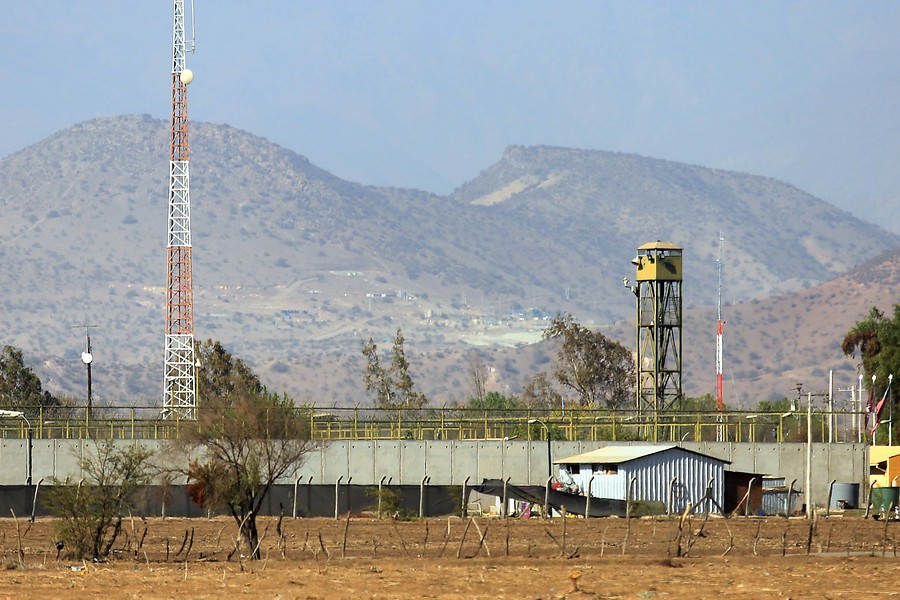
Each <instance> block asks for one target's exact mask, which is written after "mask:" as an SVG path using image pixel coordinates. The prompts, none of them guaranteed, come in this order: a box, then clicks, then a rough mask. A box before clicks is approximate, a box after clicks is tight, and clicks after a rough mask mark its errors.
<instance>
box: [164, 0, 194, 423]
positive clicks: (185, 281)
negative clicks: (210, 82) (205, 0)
mask: <svg viewBox="0 0 900 600" xmlns="http://www.w3.org/2000/svg"><path fill="white" fill-rule="evenodd" d="M174 15H175V18H174V27H173V36H172V48H173V59H172V122H171V130H170V157H169V218H168V243H167V264H168V270H167V274H166V350H165V361H166V365H165V384H164V391H163V410H162V416H163V417H164V418H176V419H194V418H196V411H197V385H196V364H195V357H194V291H193V281H192V273H193V264H192V257H191V194H190V187H191V182H190V168H189V165H190V162H189V153H188V116H187V84H188V83H190V81H191V79H192V74H191V72H190V71H189V70H187V69H186V68H185V53H186V47H185V28H184V0H175V12H174Z"/></svg>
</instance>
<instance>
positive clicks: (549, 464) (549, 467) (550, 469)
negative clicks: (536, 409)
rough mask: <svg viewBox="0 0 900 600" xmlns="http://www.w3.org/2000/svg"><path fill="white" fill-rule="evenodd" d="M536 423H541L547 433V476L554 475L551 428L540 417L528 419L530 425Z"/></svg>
mask: <svg viewBox="0 0 900 600" xmlns="http://www.w3.org/2000/svg"><path fill="white" fill-rule="evenodd" d="M535 423H540V424H541V426H542V427H543V428H544V431H545V432H546V433H547V477H553V462H552V461H551V459H550V428H549V427H547V424H546V423H544V422H543V421H541V420H540V419H528V424H529V425H534V424H535Z"/></svg>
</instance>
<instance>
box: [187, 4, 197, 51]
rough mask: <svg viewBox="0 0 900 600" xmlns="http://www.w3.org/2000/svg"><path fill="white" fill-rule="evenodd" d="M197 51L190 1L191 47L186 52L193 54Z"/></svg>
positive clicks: (195, 31) (192, 10)
mask: <svg viewBox="0 0 900 600" xmlns="http://www.w3.org/2000/svg"><path fill="white" fill-rule="evenodd" d="M196 49H197V30H196V28H195V23H194V0H191V47H190V48H189V49H188V50H187V52H194V50H196Z"/></svg>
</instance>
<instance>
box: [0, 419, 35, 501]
mask: <svg viewBox="0 0 900 600" xmlns="http://www.w3.org/2000/svg"><path fill="white" fill-rule="evenodd" d="M3 417H10V418H21V419H22V420H23V421H25V426H26V427H27V428H28V434H27V438H28V441H27V442H26V443H27V445H26V446H25V455H26V458H25V485H31V447H32V443H33V440H34V432H33V431H32V430H31V421H29V420H28V417H26V416H25V413H24V412H22V411H21V410H0V418H3Z"/></svg>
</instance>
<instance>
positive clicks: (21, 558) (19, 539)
mask: <svg viewBox="0 0 900 600" xmlns="http://www.w3.org/2000/svg"><path fill="white" fill-rule="evenodd" d="M9 512H11V513H12V516H13V519H14V520H15V522H16V558H18V560H19V566H20V567H24V566H25V551H24V550H22V536H21V534H20V533H19V518H18V517H17V516H16V511H14V510H13V509H9Z"/></svg>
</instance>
